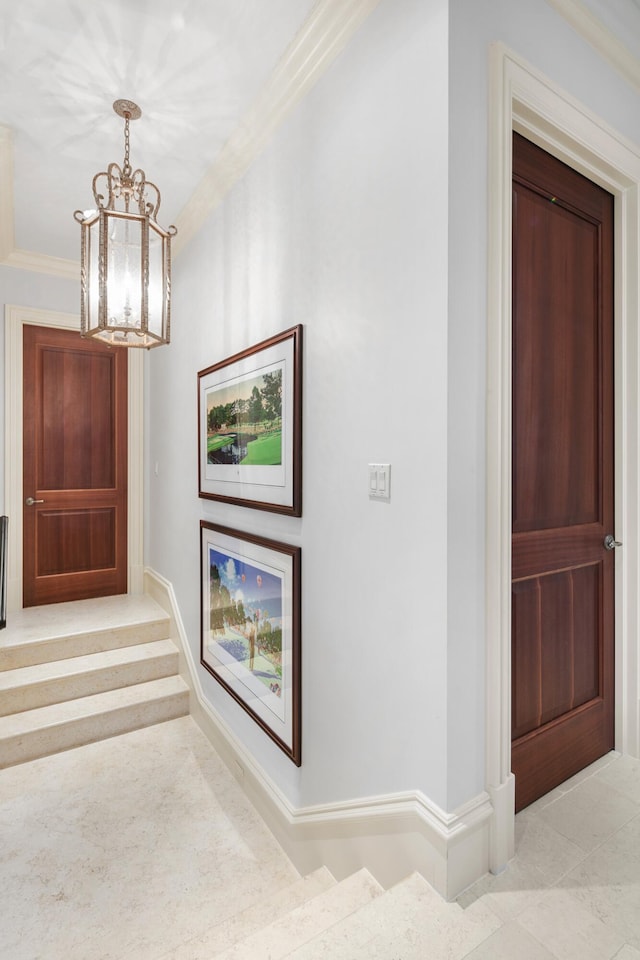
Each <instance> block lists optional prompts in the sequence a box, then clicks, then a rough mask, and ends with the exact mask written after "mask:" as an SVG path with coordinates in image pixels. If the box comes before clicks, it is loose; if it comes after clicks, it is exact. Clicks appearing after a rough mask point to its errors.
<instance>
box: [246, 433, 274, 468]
mask: <svg viewBox="0 0 640 960" xmlns="http://www.w3.org/2000/svg"><path fill="white" fill-rule="evenodd" d="M242 463H243V465H245V464H247V465H249V466H273V465H274V464H279V463H282V431H281V430H276V432H275V433H265V434H264V436H262V437H258V439H257V440H253V441H252V442H251V443H250V444H248V445H247V455H246V457H245V458H244V460H243V461H242Z"/></svg>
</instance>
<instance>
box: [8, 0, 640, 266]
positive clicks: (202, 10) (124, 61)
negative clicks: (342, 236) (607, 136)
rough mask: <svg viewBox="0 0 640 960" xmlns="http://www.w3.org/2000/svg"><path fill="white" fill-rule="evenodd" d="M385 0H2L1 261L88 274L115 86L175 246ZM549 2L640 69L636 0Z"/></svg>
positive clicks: (616, 57) (113, 133)
mask: <svg viewBox="0 0 640 960" xmlns="http://www.w3.org/2000/svg"><path fill="white" fill-rule="evenodd" d="M378 2H379V0H0V263H3V262H4V263H8V264H10V265H12V266H18V267H26V268H28V269H32V270H40V271H43V272H45V273H51V274H54V275H59V276H66V277H74V278H75V277H77V275H78V265H77V261H78V258H79V244H80V236H79V234H80V230H79V227H78V225H77V223H76V222H75V221H74V219H73V212H74V210H77V209H81V210H84V209H88V208H90V207H91V206H93V196H92V190H91V183H92V179H93V176H94V174H96V173H98V172H99V171H102V170H105V169H106V167H107V164H108V163H111V162H114V161H115V162H117V163H120V164H121V163H122V159H123V155H124V142H123V121H122V120H121V119H120V118H119V117H118V116H116V114H115V113H114V112H113V109H112V103H113V101H114V100H116V99H118V98H127V99H130V100H134V101H135V102H137V103H138V104H139V105H140V107H141V108H142V113H143V115H142V118H141V119H140V120H137V121H135V122H133V123H132V124H131V163H132V165H133V167H134V168H136V167H141V168H142V169H143V170H144V171H145V173H146V175H147V178H148V179H149V180H151V181H153V182H154V183H156V184H157V186H158V187H159V188H160V191H161V194H162V205H161V208H160V212H159V216H158V220H159V223H160V224H161V225H162V226H164V227H167V226H169V224H172V223H175V224H176V225H177V226H178V229H179V233H178V236H177V238H176V240H175V241H174V252H175V253H179V251H180V249H181V247H182V246H183V245H184V244H185V242H186V241H187V240H188V239H189V237H190V236H192V235H193V233H194V232H195V231H196V230H197V229H198V227H199V226H200V224H201V223H202V222H203V220H204V218H205V217H206V215H207V214H208V212H209V211H210V210H211V209H212V207H213V206H215V204H216V203H217V202H219V200H220V199H221V198H222V197H223V196H224V194H225V192H226V191H227V190H228V189H229V187H230V186H231V185H232V184H233V182H235V180H237V179H238V178H239V177H240V176H242V174H243V173H244V171H245V170H246V169H247V168H248V166H249V164H250V163H251V161H252V159H253V158H254V157H255V155H256V154H257V153H258V152H259V150H260V149H261V147H262V146H263V145H264V143H265V142H266V140H267V139H268V136H269V135H270V133H271V131H272V130H273V129H274V128H275V127H276V126H277V124H278V123H279V122H280V120H281V119H282V118H283V116H285V115H286V113H287V111H288V110H290V109H291V108H292V106H294V105H295V103H297V102H298V100H299V99H300V98H301V97H302V96H304V94H305V92H306V91H307V90H308V89H309V88H310V86H311V85H312V84H313V83H314V82H315V81H316V80H317V79H318V77H319V76H321V75H322V73H323V72H324V70H326V68H327V67H328V65H329V64H330V63H331V62H332V60H333V58H334V57H335V56H336V55H337V54H338V53H339V52H340V50H341V49H342V48H343V47H344V45H345V44H346V43H347V42H348V40H349V38H350V37H351V35H352V34H353V33H354V32H355V30H357V28H358V27H359V25H360V23H361V22H362V21H363V20H364V19H365V17H366V16H367V15H368V14H369V13H370V12H371V11H372V10H373V9H374V7H375V6H376V5H377V3H378ZM549 2H550V3H551V4H552V5H553V6H554V7H556V9H557V10H558V11H559V12H560V13H562V14H563V15H564V16H566V18H567V19H568V20H569V21H570V22H571V23H572V25H573V26H574V27H575V28H576V29H578V30H580V31H581V32H583V33H584V36H585V37H586V38H587V39H588V40H589V41H590V42H592V43H594V45H599V44H602V51H601V52H603V53H604V55H605V56H608V57H609V59H610V61H611V62H612V63H614V64H615V65H616V66H618V68H619V69H620V68H621V64H622V65H623V66H624V68H625V69H626V71H627V76H628V78H629V77H630V78H631V81H632V82H635V83H636V84H640V64H639V63H638V58H639V57H640V7H639V6H638V4H639V3H640V0H549ZM585 17H586V19H585ZM589 18H590V20H591V22H589ZM603 27H604V33H603V32H602V28H603ZM585 30H586V32H585ZM603 36H604V40H603ZM607 37H608V39H607ZM625 56H626V58H627V59H625Z"/></svg>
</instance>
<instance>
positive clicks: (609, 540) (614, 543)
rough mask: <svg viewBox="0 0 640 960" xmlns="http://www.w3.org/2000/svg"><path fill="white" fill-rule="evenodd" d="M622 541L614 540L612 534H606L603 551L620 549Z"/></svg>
mask: <svg viewBox="0 0 640 960" xmlns="http://www.w3.org/2000/svg"><path fill="white" fill-rule="evenodd" d="M621 546H622V541H621V540H616V539H615V538H614V536H613V534H612V533H608V534H607V535H606V537H605V538H604V548H605V550H615V548H616V547H621Z"/></svg>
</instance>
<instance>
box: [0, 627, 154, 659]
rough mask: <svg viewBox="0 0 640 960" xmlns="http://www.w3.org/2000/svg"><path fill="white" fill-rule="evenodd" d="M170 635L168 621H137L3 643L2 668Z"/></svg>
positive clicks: (95, 651) (77, 655)
mask: <svg viewBox="0 0 640 960" xmlns="http://www.w3.org/2000/svg"><path fill="white" fill-rule="evenodd" d="M168 635H169V627H168V621H166V620H160V621H157V622H152V623H145V624H135V625H132V626H130V627H117V628H114V629H113V630H104V631H95V632H91V633H83V634H77V635H74V636H70V637H56V638H55V639H48V640H43V641H42V642H40V643H37V642H33V641H31V642H29V643H24V644H17V645H16V646H11V647H0V670H16V669H18V668H19V667H32V666H33V665H34V664H36V663H52V662H53V661H55V660H68V659H70V658H71V657H82V656H85V655H86V654H89V653H102V651H104V650H115V649H119V648H120V647H131V646H134V645H135V644H137V643H150V642H151V641H152V640H164V639H165V638H166V637H167V636H168Z"/></svg>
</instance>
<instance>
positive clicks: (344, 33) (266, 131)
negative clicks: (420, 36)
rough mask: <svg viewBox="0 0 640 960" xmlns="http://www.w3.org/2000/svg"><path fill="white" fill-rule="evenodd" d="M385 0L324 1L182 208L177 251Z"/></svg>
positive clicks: (311, 15) (319, 3) (179, 219)
mask: <svg viewBox="0 0 640 960" xmlns="http://www.w3.org/2000/svg"><path fill="white" fill-rule="evenodd" d="M379 2H380V0H319V2H318V3H317V4H316V5H315V6H314V8H313V10H312V11H311V13H310V15H309V17H308V18H307V20H306V21H305V23H304V24H303V26H302V27H301V29H300V30H299V32H298V34H297V35H296V37H295V38H294V39H293V41H292V42H291V44H290V45H289V47H288V48H287V50H286V51H285V53H284V55H283V57H282V59H281V60H280V62H279V63H278V65H277V67H276V68H275V70H274V72H273V74H272V75H271V78H270V80H269V81H268V83H267V85H266V86H265V88H264V89H263V90H262V92H261V93H260V95H259V96H258V98H257V99H256V100H255V101H254V103H253V104H252V106H251V107H250V108H249V110H248V111H247V113H246V114H245V116H244V117H243V118H242V120H241V122H240V123H239V124H238V126H237V127H236V129H235V131H234V133H232V135H231V137H230V138H229V140H227V142H226V144H225V145H224V146H223V148H222V149H221V151H220V153H219V154H218V157H217V159H216V161H215V162H214V164H213V166H212V167H211V168H210V170H209V171H208V172H207V173H206V174H205V176H204V177H203V178H202V180H201V181H200V183H199V184H198V186H197V187H196V189H195V191H194V192H193V194H192V195H191V197H190V199H189V200H188V201H187V203H186V204H185V206H184V207H183V209H182V211H181V213H180V215H179V217H178V220H177V223H176V226H177V227H178V235H177V236H176V238H175V240H174V241H173V250H174V253H175V254H176V255H177V254H179V253H180V251H181V250H182V249H183V248H184V247H185V246H186V245H187V243H188V242H189V241H190V240H191V239H192V237H193V236H194V234H195V233H196V232H197V231H198V230H199V229H200V227H201V226H202V225H203V223H204V222H205V220H206V219H207V217H208V216H209V215H210V214H211V213H212V211H213V210H215V209H216V207H217V206H218V205H219V204H220V203H221V202H222V200H223V199H224V197H225V196H226V195H227V193H228V192H229V190H230V189H231V188H232V187H233V185H234V184H235V183H236V182H237V181H238V180H240V178H241V177H242V176H244V174H245V173H246V172H247V170H248V169H249V167H250V166H251V164H252V163H253V161H254V160H255V158H256V157H257V156H258V154H259V153H260V152H261V150H262V149H263V147H264V146H265V144H266V143H267V141H268V140H269V138H270V137H271V135H272V134H273V133H274V131H275V130H276V129H277V127H278V126H279V125H280V124H281V123H282V121H283V120H284V118H285V117H286V116H287V115H288V113H289V112H290V111H291V110H292V109H293V108H294V107H295V106H296V105H297V104H298V103H299V102H300V100H302V98H303V97H304V96H305V95H306V94H307V93H308V91H309V90H310V89H311V88H312V87H313V86H314V84H315V83H316V82H317V81H318V80H319V79H320V77H321V76H322V75H323V74H324V72H325V71H326V70H327V69H328V67H329V66H330V64H331V63H332V62H333V61H334V60H335V58H336V57H337V56H338V54H339V53H340V52H341V51H342V50H343V49H344V47H345V46H346V45H347V43H348V42H349V40H350V39H351V37H352V36H353V34H354V33H355V32H356V31H357V30H358V28H359V27H360V25H361V24H362V23H363V22H364V20H365V19H366V18H367V17H368V16H369V14H370V13H371V12H372V11H373V10H374V9H375V7H376V6H377V5H378V3H379Z"/></svg>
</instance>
